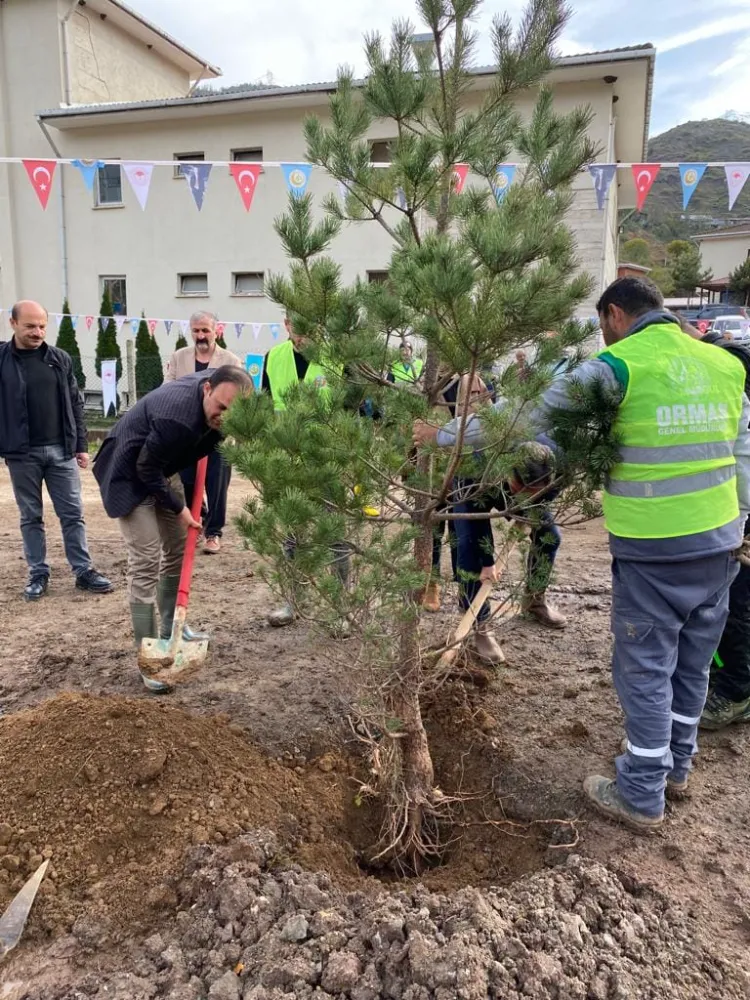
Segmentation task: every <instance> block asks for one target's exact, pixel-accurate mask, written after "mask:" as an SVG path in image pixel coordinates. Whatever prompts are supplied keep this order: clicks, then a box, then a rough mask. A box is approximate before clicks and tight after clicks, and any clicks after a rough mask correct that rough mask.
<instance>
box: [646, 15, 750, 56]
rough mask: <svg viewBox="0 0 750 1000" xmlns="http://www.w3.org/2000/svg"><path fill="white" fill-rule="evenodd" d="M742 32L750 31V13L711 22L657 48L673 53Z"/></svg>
mask: <svg viewBox="0 0 750 1000" xmlns="http://www.w3.org/2000/svg"><path fill="white" fill-rule="evenodd" d="M740 31H750V11H747V12H746V13H745V14H741V15H736V14H733V15H731V16H729V17H720V18H718V19H717V20H716V21H709V22H708V24H702V25H699V26H698V27H695V28H690V29H689V30H688V31H682V32H680V33H679V34H677V35H672V36H671V37H667V38H664V39H662V40H661V41H660V42H657V45H656V47H657V49H658V51H659V52H672V51H673V50H674V49H682V48H685V46H687V45H694V44H695V43H696V42H704V41H706V40H707V39H709V38H721V37H722V36H723V35H730V34H731V35H736V34H737V33H738V32H740Z"/></svg>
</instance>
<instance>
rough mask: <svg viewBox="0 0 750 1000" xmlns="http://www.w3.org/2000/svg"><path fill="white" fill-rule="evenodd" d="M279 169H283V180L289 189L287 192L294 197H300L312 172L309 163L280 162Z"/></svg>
mask: <svg viewBox="0 0 750 1000" xmlns="http://www.w3.org/2000/svg"><path fill="white" fill-rule="evenodd" d="M281 169H282V170H283V171H284V180H285V181H286V186H287V188H288V189H289V193H290V194H293V195H294V197H295V198H301V197H302V195H303V194H304V193H305V191H307V185H308V182H309V180H310V174H311V173H312V164H310V163H282V164H281Z"/></svg>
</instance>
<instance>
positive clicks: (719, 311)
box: [695, 302, 750, 320]
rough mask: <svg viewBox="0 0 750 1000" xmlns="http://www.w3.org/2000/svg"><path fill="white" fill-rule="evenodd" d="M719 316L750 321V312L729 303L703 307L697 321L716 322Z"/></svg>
mask: <svg viewBox="0 0 750 1000" xmlns="http://www.w3.org/2000/svg"><path fill="white" fill-rule="evenodd" d="M719 316H742V318H743V319H750V310H748V309H747V308H746V307H745V306H733V305H731V304H730V303H727V302H715V303H713V304H712V305H709V306H703V308H702V309H699V310H698V314H697V315H696V317H695V318H696V319H710V320H714V319H716V318H717V317H719Z"/></svg>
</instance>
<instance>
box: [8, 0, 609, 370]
mask: <svg viewBox="0 0 750 1000" xmlns="http://www.w3.org/2000/svg"><path fill="white" fill-rule="evenodd" d="M17 2H18V0H11V10H12V9H13V6H14V3H17ZM30 2H31V3H33V4H38V5H41V4H43V3H45V2H46V0H30ZM101 23H103V24H104V25H105V27H106V22H101ZM98 30H99V29H98V28H97V31H98ZM95 39H96V44H97V45H98V44H99V40H100V36H99V34H96V35H95ZM123 65H124V64H123ZM45 93H46V92H45ZM555 93H556V103H557V107H558V108H559V110H561V111H569V110H571V109H572V108H573V107H575V106H578V105H581V104H589V105H590V106H591V107H592V109H593V111H594V117H593V122H592V126H591V135H592V138H593V139H594V141H595V142H596V143H597V145H598V147H599V148H600V149H601V151H602V159H603V160H605V159H606V150H607V148H608V144H609V138H610V137H609V128H610V110H611V88H609V87H608V86H607V85H605V84H603V83H599V82H598V81H590V82H586V83H579V84H564V85H559V86H558V87H557V88H556V91H555ZM118 96H119V95H118ZM35 100H36V102H37V103H36V105H35V107H37V108H38V107H42V106H45V105H46V106H49V105H50V104H51V103H54V102H50V100H49V98H46V99H44V98H42V97H37V98H35ZM27 104H28V102H27ZM532 106H533V99H532V96H531V95H529V97H528V98H527V99H524V100H522V101H521V103H520V110H521V112H522V114H524V115H525V116H527V115H528V114H529V113H530V111H531V109H532ZM242 108H243V110H242V111H241V112H240V111H234V109H232V113H228V110H229V109H228V108H227V106H226V105H224V106H221V110H222V112H223V113H217V109H212V108H211V107H205V108H202V109H201V113H199V111H198V107H196V110H195V111H194V112H192V113H191V114H190V116H189V117H188V116H184V115H183V117H177V116H176V115H175V114H174V113H173V112H172V113H171V115H172V117H171V118H166V117H165V120H162V121H159V122H152V123H148V124H142V123H141V124H117V119H116V118H112V119H109V121H110V122H111V123H110V124H106V125H103V124H101V125H100V124H95V125H93V126H89V127H86V128H80V127H78V128H75V129H72V128H71V129H61V130H56V129H54V128H51V130H50V131H51V133H52V135H53V137H54V141H55V143H56V145H57V147H58V148H59V149H60V153H61V155H62V156H63V157H71V158H75V157H81V158H96V157H99V158H103V159H116V158H119V159H130V160H138V159H147V160H148V159H155V160H171V159H172V157H173V156H174V154H177V153H188V152H197V151H201V152H203V153H204V154H205V158H206V159H207V160H229V159H231V151H232V150H234V149H238V148H253V147H262V149H263V157H264V160H266V161H302V160H304V159H305V142H304V136H303V131H302V122H303V117H304V115H305V114H306V113H308V109H301V108H293V107H290V108H289V109H288V110H283V111H279V110H275V111H268V110H266V111H263V110H262V106H261V105H260V103H259V104H258V106H257V108H255V107H253V105H252V103H251V102H248V103H247V104H243V106H242ZM248 109H249V110H248ZM315 110H316V113H318V114H319V115H320V116H321V117H323V118H325V116H326V115H327V99H326V98H325V97H321V103H320V106H319V107H318V108H316V109H315ZM168 114H170V112H165V116H166V115H168ZM30 120H31V121H33V118H31V119H30ZM26 121H27V122H28V121H29V114H28V112H27V116H26ZM102 121H104V119H102ZM33 129H36V130H37V132H39V130H38V128H37V126H36V123H34V124H33V128H32V131H33ZM371 137H372V138H390V137H391V133H390V132H389V129H388V126H386V125H378V126H377V127H376V129H375V130H374V131H373V133H372V136H371ZM34 138H35V139H36V142H35V143H34V144H32V145H33V146H34V148H33V149H32V150H29V149H26V148H25V144H26V142H30V137H29V135H28V129H27V134H26V139H24V141H23V142H20V141H18V142H15V143H14V144H13V145H14V152H15V154H16V155H26V154H27V153H28V152H31V155H49V153H48V147H47V149H45V145H44V138H43V136H42V135H41V132H39V135H38V136H34ZM0 169H2V168H0ZM60 172H63V173H64V175H65V186H64V187H65V239H64V243H65V246H66V248H67V272H68V283H69V297H70V304H71V309H72V310H73V312H74V313H78V314H80V315H81V316H85V315H89V314H91V315H94V314H96V313H98V311H99V303H100V299H101V282H100V278H101V276H104V275H106V276H124V277H125V278H126V281H127V311H128V315H130V316H135V315H139V314H140V312H141V311H145V313H146V315H147V316H149V317H158V318H168V319H174V320H179V319H187V318H188V317H189V315H190V314H191V313H192V312H193V311H194V310H196V309H198V308H205V309H208V310H211V311H212V312H215V313H217V314H218V315H219V317H220V319H221V320H222V321H223V322H225V323H227V324H228V329H227V333H226V339H227V344H228V346H230V347H231V348H232V349H234V350H236V351H237V352H238V353H240V354H244V353H247V352H255V351H260V352H265V351H267V350H268V349H270V347H271V346H273V340H272V338H271V335H270V332H269V330H268V328H267V327H265V328H264V330H263V335H262V339H261V340H259V341H258V342H257V343H256V342H255V341H254V339H253V335H252V329H251V327H250V326H248V327H246V328H245V331H244V333H243V335H242V338H241V339H240V340H239V341H238V340H237V338H236V335H235V333H234V330H233V328H232V326H231V324H232V323H234V322H235V321H243V322H247V323H252V322H262V323H269V322H278V321H280V319H281V312H280V310H279V307H278V306H276V305H275V304H274V303H273V302H271V301H270V300H268V299H266V298H265V297H263V296H259V297H258V296H234V295H233V294H232V274H233V272H245V271H262V272H264V273H265V274H269V273H274V272H275V273H278V272H283V271H285V270H286V269H287V267H288V262H287V260H286V259H285V257H284V254H283V251H282V248H281V246H280V243H279V240H278V237H277V236H276V234H275V232H274V230H273V221H274V219H275V218H276V217H277V216H278V215H279V214H280V213H282V212H283V211H284V210H285V206H286V202H287V194H286V187H285V183H284V179H283V175H282V172H281V170H280V169H278V168H274V167H270V168H268V169H267V170H266V171H265V172H264V173H263V175H262V176H261V178H260V181H259V184H258V190H257V192H256V195H255V200H254V202H253V206H252V209H251V211H250V212H249V213H246V212H245V210H244V207H243V205H242V202H241V200H240V197H239V194H238V192H237V190H236V186H235V184H234V181H233V179H232V178H231V176H230V174H229V170H228V168H227V167H215V168H214V170H213V173H212V176H211V178H210V181H209V185H208V189H207V194H206V199H205V203H204V207H203V211H202V212H200V213H199V212H198V211H197V209H196V207H195V205H194V204H193V201H192V198H191V196H190V193H189V191H188V190H187V188H186V184H185V182H184V180H182V179H175V178H174V176H173V170H172V168H171V167H156V168H155V170H154V175H153V181H152V187H151V193H150V197H149V203H148V205H147V208H146V211H145V212H142V211H141V209H140V207H139V206H138V204H137V202H136V200H135V197H134V196H133V194H132V191H131V190H130V188H129V186H128V184H127V182H126V181H125V180H124V178H123V191H124V204H123V206H122V207H95V205H94V199H93V197H92V195H91V194H90V193H89V192H88V191H87V190H86V188H85V186H84V184H83V181H82V179H81V178H80V176H79V175H78V172H77V171H76V170H75V168H72V167H70V166H64V167H61V168H59V171H58V173H60ZM8 173H9V174H10V176H11V178H12V182H13V184H14V187H15V191H16V196H17V199H18V201H17V205H18V211H17V216H18V227H17V236H16V241H15V243H16V251H17V257H18V259H19V262H20V263H19V266H18V270H19V272H20V275H21V277H20V280H19V281H18V282H17V283H16V286H15V289H16V290H15V292H14V293H13V294H10V293H9V292H8V291H6V290H5V289H2V294H0V306H6V304H9V303H10V301H12V298H14V297H20V296H24V297H26V296H28V297H33V298H37V299H39V300H40V301H42V302H43V303H44V304H45V305H47V306H48V308H49V309H50V312H57V311H59V310H60V308H61V304H62V297H63V291H62V288H63V273H62V272H63V269H62V260H61V254H60V252H59V248H60V246H61V245H62V242H63V241H62V232H61V214H60V207H59V206H60V186H59V178H58V179H57V180H56V182H55V190H54V191H53V194H52V197H51V199H50V204H49V208H48V210H47V212H46V213H44V212H42V211H41V209H40V206H39V205H38V203H37V201H36V195H35V194H34V192H33V190H32V189H31V186H30V184H29V182H28V180H27V178H26V176H25V172H24V171H23V168H22V167H21V166H20V165H16V166H12V167H11V168H10V169H9V171H8ZM336 190H337V189H336V185H335V183H334V182H333V181H331V180H330V178H327V177H326V176H325V175H324V173H323V172H322V171H320V170H314V171H313V175H312V180H311V183H310V191H311V192H312V194H313V195H314V197H315V201H316V203H317V204H318V205H319V204H320V202H321V201H322V198H323V197H324V195H326V194H327V193H329V192H331V191H333V192H335V191H336ZM0 197H2V192H1V189H0ZM394 214H395V213H394ZM615 219H616V194H615V188H614V186H613V189H612V195H611V196H610V203H609V211H608V212H607V213H606V214H605V213H601V212H599V211H598V209H597V207H596V197H595V193H594V190H593V185H592V183H591V179H590V177H589V176H588V173H584V174H582V175H581V176H580V178H578V179H577V181H576V184H575V199H574V205H573V208H572V210H571V213H570V223H571V225H572V227H573V229H574V231H575V234H576V238H577V244H578V256H579V260H580V263H581V266H582V268H584V269H585V270H586V271H588V272H589V273H590V274H591V275H592V278H593V292H592V294H591V296H590V298H589V300H588V301H587V302H586V303H584V304H583V305H582V307H581V309H580V314H581V315H582V316H584V317H587V316H590V315H592V314H593V303H594V302H595V300H596V297H597V296H598V294H599V292H600V290H601V288H602V284H603V283H604V284H606V283H608V282H609V281H610V280H611V279H612V277H614V266H615V253H614V244H613V240H614V239H615V238H616V225H615ZM332 252H333V254H334V256H335V257H336V258H337V260H338V261H339V262H340V263H341V265H342V270H343V278H344V281H346V282H351V281H353V280H354V279H355V278H356V277H357V275H362V276H364V275H365V272H366V271H368V270H384V269H386V268H387V266H388V261H389V259H390V256H391V252H392V245H391V241H390V238H389V236H388V235H387V233H386V232H385V231H384V230H383V229H382V228H381V227H380V226H378V224H377V223H361V224H349V225H347V226H345V227H344V229H343V231H342V233H341V235H340V236H339V238H338V239H337V240H336V242H335V244H334V246H333V250H332ZM204 272H205V273H207V274H208V282H209V292H208V295H207V296H205V297H193V296H190V297H183V296H180V295H179V292H178V275H179V274H181V273H204ZM2 322H5V320H0V330H1V329H2V326H1V324H2ZM177 332H178V330H177V328H175V327H173V328H172V333H171V335H170V336H168V335H167V333H166V330H165V329H164V327H163V326H162V325H160V326H159V328H158V330H157V339H158V341H159V346H160V350H161V352H162V355H163V356H165V355H168V354H169V353H170V352H171V350H172V349H173V347H174V342H175V339H176V336H177ZM77 333H78V338H79V343H80V346H81V351H82V353H83V354H84V355H90V356H93V354H94V347H95V338H96V330H95V327H93V328H92V330H91V331H90V332H89V331H87V330H86V327H85V325H84V324H83V323H80V324H79V326H78V331H77ZM6 335H7V327H6ZM129 335H130V328H129V326H128V325H126V326H125V327H123V330H122V333H121V335H120V340H121V346H122V347H123V348H124V342H125V340H126V339H127V337H128V336H129ZM0 336H2V333H0ZM53 336H54V333H53Z"/></svg>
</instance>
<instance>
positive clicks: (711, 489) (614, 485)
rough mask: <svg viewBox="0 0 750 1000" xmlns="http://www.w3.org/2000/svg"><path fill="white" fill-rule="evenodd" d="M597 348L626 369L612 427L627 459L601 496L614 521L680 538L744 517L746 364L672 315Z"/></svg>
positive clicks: (624, 530) (620, 529) (616, 525)
mask: <svg viewBox="0 0 750 1000" xmlns="http://www.w3.org/2000/svg"><path fill="white" fill-rule="evenodd" d="M599 357H600V358H601V359H602V360H604V361H606V362H607V363H609V364H611V366H612V367H613V369H615V371H616V372H617V369H618V367H619V369H620V370H621V372H622V369H623V367H624V368H625V369H627V380H626V381H627V389H626V392H625V396H624V398H623V400H622V402H621V404H620V407H619V410H618V416H617V420H616V422H615V428H614V430H615V433H616V434H617V435H618V437H619V440H620V442H621V447H620V459H621V461H620V462H619V463H618V464H617V465H616V466H615V467H614V469H613V470H612V472H611V474H610V478H609V481H608V482H607V485H606V487H605V491H604V495H603V498H602V503H603V507H604V515H605V521H606V525H607V528H608V530H609V531H610V532H611V533H612V534H613V535H617V536H620V537H624V538H644V539H645V538H675V537H679V536H682V535H691V534H698V533H700V532H703V531H711V530H713V529H715V528H719V527H721V526H723V525H725V524H729V523H731V522H732V521H734V520H736V519H737V518H738V517H739V506H738V503H737V482H736V470H735V462H734V442H735V440H736V437H737V431H738V427H739V419H740V415H741V413H742V398H743V392H744V382H745V372H744V368H743V367H742V365H741V364H740V363H739V362H738V361H737V360H736V359H735V358H733V357H732V356H731V355H729V353H728V352H726V351H721V350H717V349H716V348H714V347H712V346H711V345H709V344H702V343H700V342H699V341H696V340H693V339H692V338H691V337H689V336H688V335H687V334H684V333H683V332H682V331H681V330H680V328H679V326H677V324H674V323H654V324H651V325H650V326H647V327H645V328H644V329H643V330H641V331H639V332H638V333H634V334H631V335H630V336H629V337H626V338H625V339H624V340H621V341H619V342H618V343H617V344H615V345H613V346H612V347H610V348H609V349H608V350H607V351H604V352H602V353H601V354H600V355H599ZM622 374H624V372H622ZM623 381H624V380H623Z"/></svg>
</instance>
